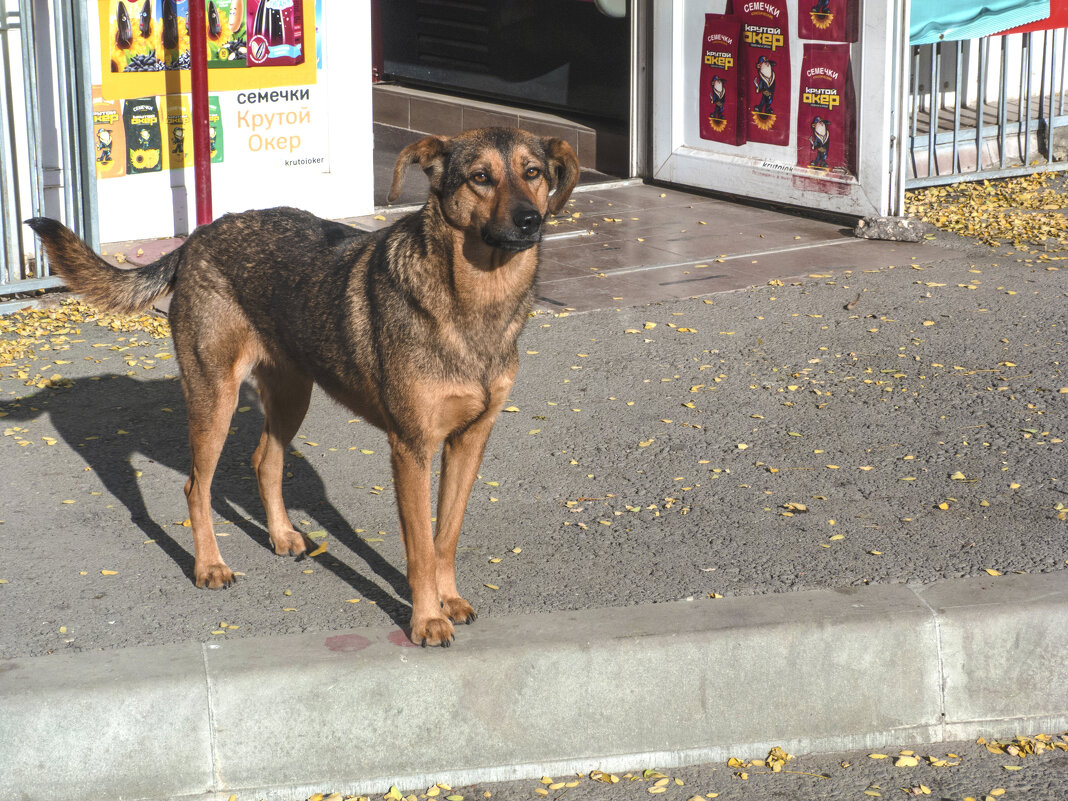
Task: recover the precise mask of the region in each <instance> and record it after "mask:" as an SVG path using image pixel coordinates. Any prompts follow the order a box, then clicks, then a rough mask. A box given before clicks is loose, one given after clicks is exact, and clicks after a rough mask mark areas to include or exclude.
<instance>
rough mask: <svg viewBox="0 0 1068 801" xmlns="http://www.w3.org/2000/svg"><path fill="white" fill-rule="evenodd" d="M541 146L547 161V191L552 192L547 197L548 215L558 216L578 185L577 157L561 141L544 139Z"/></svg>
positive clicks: (566, 144)
mask: <svg viewBox="0 0 1068 801" xmlns="http://www.w3.org/2000/svg"><path fill="white" fill-rule="evenodd" d="M542 146H543V147H544V148H545V155H546V157H547V158H548V160H549V189H550V191H551V192H552V194H551V195H550V196H549V213H550V214H559V213H560V212H561V211H563V208H564V204H565V203H567V199H568V198H569V197H571V190H573V189H574V188H575V185H576V184H577V183H578V179H579V162H578V156H576V155H575V151H574V150H573V149H572V147H571V145H569V144H568V143H567V142H565V141H564V140H563V139H552V138H546V139H543V140H542Z"/></svg>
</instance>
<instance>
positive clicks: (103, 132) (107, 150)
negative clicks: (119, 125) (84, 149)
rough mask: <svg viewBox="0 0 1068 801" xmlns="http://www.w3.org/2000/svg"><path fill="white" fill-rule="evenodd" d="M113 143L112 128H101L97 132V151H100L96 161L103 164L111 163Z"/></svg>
mask: <svg viewBox="0 0 1068 801" xmlns="http://www.w3.org/2000/svg"><path fill="white" fill-rule="evenodd" d="M111 141H112V140H111V129H110V128H101V129H100V130H99V131H97V132H96V149H97V150H99V151H100V154H99V155H98V156H97V157H96V160H97V161H98V162H100V163H101V164H110V163H111Z"/></svg>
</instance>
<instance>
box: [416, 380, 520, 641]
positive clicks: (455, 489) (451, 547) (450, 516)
mask: <svg viewBox="0 0 1068 801" xmlns="http://www.w3.org/2000/svg"><path fill="white" fill-rule="evenodd" d="M514 380H515V370H514V369H511V370H509V371H508V372H507V373H506V374H505V375H502V376H501V377H500V378H498V379H497V381H495V382H494V383H493V384H492V385H491V386H490V398H489V404H488V405H487V408H486V410H485V411H484V412H483V413H482V415H481V416H480V417H479V418H478V419H477V420H475V421H474V422H473V423H471V424H470V425H469V426H468V427H467V428H465V429H464V430H463V431H461V432H460V433H459V434H456V435H454V436H450V437H448V438H446V440H445V445H444V447H443V448H442V453H441V481H440V483H439V485H438V530H437V536H435V537H434V551H435V553H436V555H437V562H438V564H437V574H438V597H439V598H440V599H441V606H442V608H443V609H444V610H445V614H446V615H448V616H449V618H450V619H451V620H452V621H453V622H455V623H471V622H473V621H474V619H475V617H476V614H475V610H474V608H473V607H472V606H471V604H469V603H468V602H467V601H465V600H464V599H463V598H462V597H460V591H459V590H458V589H457V587H456V544H457V542H458V541H459V539H460V529H461V527H462V525H463V521H464V512H465V511H466V509H467V501H468V498H470V497H471V488H472V487H473V486H474V484H475V478H476V476H477V475H478V468H479V465H480V464H482V455H483V453H485V450H486V442H487V440H489V435H490V431H491V430H492V429H493V423H494V422H495V421H496V419H497V415H498V413H499V412H500V410H501V407H502V406H504V403H505V400H506V399H507V397H508V393H509V392H510V391H511V389H512V383H513V381H514Z"/></svg>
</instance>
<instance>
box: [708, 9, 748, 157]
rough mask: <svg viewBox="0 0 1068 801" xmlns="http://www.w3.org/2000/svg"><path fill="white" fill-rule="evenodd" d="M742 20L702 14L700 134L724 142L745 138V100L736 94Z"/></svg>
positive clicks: (735, 143) (738, 85)
mask: <svg viewBox="0 0 1068 801" xmlns="http://www.w3.org/2000/svg"><path fill="white" fill-rule="evenodd" d="M741 45H742V23H741V21H740V20H739V19H738V18H736V17H728V16H726V15H725V14H705V32H704V39H702V40H701V97H700V110H701V113H700V120H699V121H700V127H701V138H702V139H711V140H712V141H714V142H724V143H725V144H728V145H740V144H742V143H743V142H745V120H744V118H743V116H742V113H743V112H744V110H745V104H744V103H743V102H742V98H741V97H740V94H741V93H740V92H739V89H740V88H741V81H740V80H739V75H740V74H741V70H740V69H739V68H740V67H741V61H740V60H739V55H740V53H741Z"/></svg>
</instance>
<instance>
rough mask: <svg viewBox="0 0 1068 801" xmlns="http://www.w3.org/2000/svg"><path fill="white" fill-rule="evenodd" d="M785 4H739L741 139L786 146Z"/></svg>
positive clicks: (777, 0)
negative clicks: (742, 96) (743, 99)
mask: <svg viewBox="0 0 1068 801" xmlns="http://www.w3.org/2000/svg"><path fill="white" fill-rule="evenodd" d="M786 4H787V0H741V2H737V3H735V4H734V6H736V7H737V8H738V12H737V13H738V16H739V17H741V20H742V39H743V45H742V84H743V89H744V90H745V97H746V112H745V118H746V119H745V138H746V141H749V142H765V143H767V144H769V145H785V144H789V142H790V103H791V101H792V100H793V97H792V96H791V94H790V41H789V29H790V25H789V15H788V14H787V6H786Z"/></svg>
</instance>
